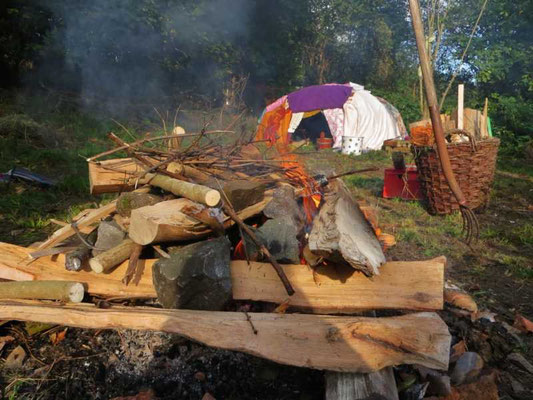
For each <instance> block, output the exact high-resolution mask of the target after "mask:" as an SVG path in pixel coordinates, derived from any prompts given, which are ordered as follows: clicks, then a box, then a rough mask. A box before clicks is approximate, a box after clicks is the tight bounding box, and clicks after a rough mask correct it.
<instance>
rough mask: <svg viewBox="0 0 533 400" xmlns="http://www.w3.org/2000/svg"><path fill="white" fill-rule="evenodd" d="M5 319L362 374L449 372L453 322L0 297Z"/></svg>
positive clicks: (424, 316)
mask: <svg viewBox="0 0 533 400" xmlns="http://www.w3.org/2000/svg"><path fill="white" fill-rule="evenodd" d="M0 319H14V320H24V321H38V322H45V323H51V324H57V325H70V326H76V327H81V328H95V329H117V328H118V329H122V328H124V329H139V330H152V331H163V332H168V333H177V334H179V335H182V336H185V337H187V338H189V339H191V340H195V341H198V342H201V343H204V344H206V345H208V346H213V347H218V348H222V349H228V350H237V351H243V352H247V353H250V354H253V355H255V356H259V357H263V358H266V359H269V360H272V361H275V362H278V363H281V364H288V365H294V366H299V367H307V368H315V369H326V370H333V371H342V372H361V373H367V372H372V371H377V370H380V369H382V368H385V367H387V366H393V365H400V364H421V365H423V366H425V367H428V368H434V369H441V370H446V369H447V368H448V360H449V350H450V341H451V336H450V334H449V332H448V327H447V326H446V324H445V323H444V321H442V319H441V318H440V317H439V316H438V315H437V314H435V313H417V314H408V315H403V316H399V317H386V318H367V317H351V316H345V317H341V316H330V315H301V314H269V313H248V314H247V315H245V314H244V313H240V312H219V311H192V310H161V309H155V308H144V307H135V308H134V307H120V306H116V307H112V308H110V309H98V308H96V307H94V306H91V305H64V306H61V305H45V304H43V303H40V302H21V301H19V302H2V303H0ZM251 324H253V326H254V328H255V330H256V332H257V333H254V330H253V329H252V326H251Z"/></svg>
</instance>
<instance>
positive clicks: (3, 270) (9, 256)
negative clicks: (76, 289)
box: [0, 242, 156, 298]
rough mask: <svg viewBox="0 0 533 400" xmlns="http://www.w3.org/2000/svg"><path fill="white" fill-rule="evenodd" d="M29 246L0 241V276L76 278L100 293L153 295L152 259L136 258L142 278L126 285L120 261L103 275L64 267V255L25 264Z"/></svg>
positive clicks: (137, 295) (91, 290)
mask: <svg viewBox="0 0 533 400" xmlns="http://www.w3.org/2000/svg"><path fill="white" fill-rule="evenodd" d="M31 251H32V250H31V249H27V248H25V247H20V246H16V245H14V244H9V243H2V242H0V254H2V257H0V277H2V278H5V279H10V280H17V281H26V280H36V281H56V280H57V281H59V280H61V281H76V282H81V283H83V285H84V287H85V288H86V290H87V292H88V293H90V294H92V295H100V296H111V297H117V296H124V297H150V298H153V297H156V293H155V289H154V285H153V284H152V264H153V263H154V262H155V261H156V260H139V263H143V264H145V267H144V272H143V275H142V279H141V280H140V282H139V284H138V285H129V286H126V285H124V284H123V283H122V277H123V276H124V273H125V272H126V269H127V268H128V263H127V262H123V263H121V264H120V265H119V266H117V267H116V268H115V269H113V270H112V271H111V272H109V273H107V274H95V273H94V272H92V271H91V270H90V269H88V268H87V269H88V270H86V269H84V268H82V269H81V270H79V271H68V270H66V269H65V255H64V254H59V255H57V256H54V257H50V256H48V257H41V258H39V259H37V260H34V261H32V262H31V263H28V262H27V260H28V254H29V253H31Z"/></svg>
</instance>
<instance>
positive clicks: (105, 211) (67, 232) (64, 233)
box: [37, 200, 117, 250]
mask: <svg viewBox="0 0 533 400" xmlns="http://www.w3.org/2000/svg"><path fill="white" fill-rule="evenodd" d="M116 207H117V203H116V200H114V201H112V202H111V203H109V204H106V205H105V206H102V207H100V208H96V209H92V210H90V211H89V212H87V214H86V215H85V216H83V217H81V218H80V219H79V220H77V221H76V227H77V228H78V229H80V228H82V227H86V226H89V225H91V224H93V223H95V222H98V221H100V220H101V219H102V218H104V217H107V216H108V215H109V214H111V213H112V212H114V211H115V210H116ZM75 234H76V230H75V229H74V228H73V227H72V225H67V226H64V227H63V228H61V229H59V230H57V231H55V232H54V233H53V234H52V236H50V237H49V238H48V240H46V241H44V242H43V243H41V244H40V245H39V247H37V249H38V250H42V249H48V248H50V247H53V246H55V245H56V244H58V243H61V242H62V241H64V240H65V239H68V238H69V237H71V236H73V235H75Z"/></svg>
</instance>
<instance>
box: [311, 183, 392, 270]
mask: <svg viewBox="0 0 533 400" xmlns="http://www.w3.org/2000/svg"><path fill="white" fill-rule="evenodd" d="M324 200H325V204H324V205H323V206H322V208H321V209H320V212H319V214H318V216H317V217H315V220H314V223H313V228H312V230H311V234H310V236H309V249H310V250H311V251H312V252H313V253H315V254H318V255H321V256H323V257H324V258H327V259H328V260H331V261H333V262H335V263H342V262H346V263H348V264H349V265H351V266H352V267H353V268H354V269H357V270H360V271H362V272H363V273H364V274H365V275H368V276H372V275H377V274H379V267H380V266H381V265H382V264H383V263H384V262H385V255H384V254H383V250H382V249H381V246H380V244H379V241H378V239H377V237H376V235H375V233H374V231H373V229H372V227H371V226H370V225H369V223H368V221H367V220H366V219H365V217H364V215H363V213H362V212H361V210H360V209H359V207H358V205H357V203H355V201H354V200H353V199H352V196H351V195H350V192H349V191H348V189H347V188H346V186H345V185H344V183H342V181H340V180H338V179H336V180H334V181H332V182H330V183H329V188H328V192H327V193H326V194H325V196H324Z"/></svg>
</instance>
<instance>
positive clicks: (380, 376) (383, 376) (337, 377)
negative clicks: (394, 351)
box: [325, 367, 398, 400]
mask: <svg viewBox="0 0 533 400" xmlns="http://www.w3.org/2000/svg"><path fill="white" fill-rule="evenodd" d="M325 398H326V400H369V399H380V400H398V389H397V388H396V381H395V379H394V373H393V372H392V368H391V367H387V368H383V369H382V370H379V371H376V372H371V373H368V374H358V373H350V372H327V373H326V397H325Z"/></svg>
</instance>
